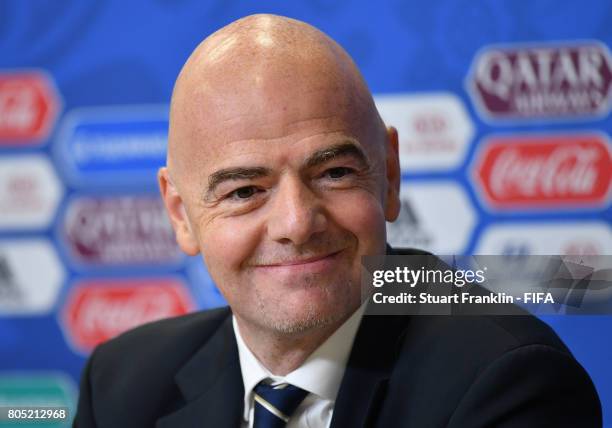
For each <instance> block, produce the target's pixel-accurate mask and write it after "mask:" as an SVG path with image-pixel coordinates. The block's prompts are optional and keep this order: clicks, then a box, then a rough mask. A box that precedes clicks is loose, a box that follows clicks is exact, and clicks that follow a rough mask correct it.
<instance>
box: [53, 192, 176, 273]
mask: <svg viewBox="0 0 612 428" xmlns="http://www.w3.org/2000/svg"><path fill="white" fill-rule="evenodd" d="M64 235H65V237H66V240H67V243H68V245H69V247H70V249H71V254H72V256H73V257H74V258H75V259H76V260H77V261H78V262H79V263H84V264H87V265H101V264H104V265H132V264H143V263H170V264H172V263H176V262H178V261H180V259H181V257H182V255H181V252H180V249H179V247H178V245H177V244H176V240H175V237H174V232H173V230H172V226H171V225H170V222H169V220H168V216H167V215H166V212H165V210H164V207H163V203H162V201H161V200H160V198H159V197H158V196H155V197H153V196H124V197H105V198H93V197H88V198H78V199H73V200H72V201H71V203H70V205H69V207H68V210H67V212H66V216H65V222H64Z"/></svg>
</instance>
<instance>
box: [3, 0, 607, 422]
mask: <svg viewBox="0 0 612 428" xmlns="http://www.w3.org/2000/svg"><path fill="white" fill-rule="evenodd" d="M212 3H215V2H212ZM493 3H495V2H485V3H478V4H477V3H474V4H472V3H470V2H460V1H458V0H439V1H434V2H426V1H423V2H421V3H419V2H417V5H416V6H415V4H414V2H391V1H390V2H388V3H387V7H385V8H381V10H379V11H377V12H376V13H377V14H379V15H377V16H376V19H372V18H373V17H372V16H370V12H368V11H366V9H365V8H361V7H357V6H351V5H349V4H348V3H346V4H345V3H344V2H339V3H338V5H336V6H333V7H332V6H329V7H317V6H316V5H319V6H321V4H320V2H308V4H310V5H311V6H313V7H312V8H309V9H304V8H301V7H300V6H299V5H298V4H295V5H294V4H293V3H292V4H291V5H287V4H285V3H284V2H280V1H276V0H275V1H273V2H272V3H271V4H270V5H271V6H270V10H269V11H270V12H275V8H278V10H276V12H277V13H281V14H289V15H291V16H295V17H296V18H299V19H303V20H306V21H309V22H313V23H315V24H316V25H318V26H320V27H321V28H322V29H323V30H325V31H326V32H328V33H329V34H330V35H331V36H332V37H334V38H335V39H336V40H338V41H339V42H340V43H341V44H342V45H343V46H345V47H346V48H347V50H348V51H349V53H350V54H351V55H352V56H353V57H354V58H355V61H356V62H357V65H358V66H359V67H360V69H361V70H362V71H363V73H364V76H365V79H366V80H367V82H368V85H369V86H370V88H371V89H372V91H373V92H374V93H375V94H376V95H375V102H376V105H377V107H378V109H379V112H380V115H381V117H382V118H383V120H384V121H385V122H386V123H387V124H388V125H393V126H395V127H396V128H397V130H398V134H399V152H400V164H401V168H402V189H401V195H400V196H401V200H402V209H401V213H400V216H399V218H398V220H397V221H396V222H395V223H390V224H388V228H387V232H388V241H389V243H391V244H392V245H397V246H414V247H419V248H422V249H426V250H429V251H432V252H435V253H439V254H505V255H508V256H512V255H525V254H576V255H590V254H612V226H611V224H612V196H611V195H612V142H611V140H610V135H611V133H612V115H611V114H610V110H611V103H612V101H611V97H612V95H611V94H610V92H611V86H612V58H611V54H610V45H611V44H612V27H610V26H609V25H607V22H609V20H610V17H612V5H609V4H608V2H606V1H604V0H594V1H593V2H591V3H589V7H584V5H582V4H581V3H579V2H578V0H571V1H569V2H567V3H568V4H571V5H574V6H575V7H572V8H567V7H565V6H562V5H557V4H555V5H553V6H551V7H554V8H556V9H558V10H557V12H558V13H557V14H556V15H555V17H557V18H558V17H563V19H561V18H559V19H556V18H555V17H546V18H542V16H543V15H544V14H543V13H541V10H540V6H537V5H536V4H534V5H531V4H523V3H521V4H518V3H516V4H514V3H513V2H506V3H505V4H503V5H502V4H501V3H500V4H499V5H493ZM564 4H565V3H564ZM7 5H10V6H7V7H6V8H5V9H4V10H3V12H6V16H0V28H4V27H3V26H2V23H5V22H18V23H19V25H17V24H16V25H12V26H7V27H6V30H3V31H0V51H1V52H2V53H3V55H0V394H1V393H2V391H3V390H2V388H12V386H10V385H13V384H15V385H17V384H19V385H21V384H22V383H24V382H25V383H28V382H29V383H28V384H32V385H34V386H32V388H33V389H35V388H38V387H37V386H36V385H38V384H39V383H41V384H43V383H45V382H47V383H49V382H59V381H58V380H57V379H56V377H57V378H58V379H60V378H61V379H63V380H62V382H64V380H65V379H68V380H70V382H76V381H77V380H78V378H79V376H80V371H81V369H82V367H83V364H84V361H85V358H86V357H87V355H89V353H90V352H91V351H92V349H93V348H94V347H95V346H96V345H97V344H99V343H101V342H103V341H105V340H108V339H110V338H112V337H114V336H116V335H118V334H120V333H121V332H123V331H125V330H127V329H129V328H132V327H134V326H137V325H140V324H143V323H146V322H149V321H153V320H156V319H160V318H164V317H169V316H176V315H180V314H183V313H186V312H189V311H192V310H196V309H204V308H212V307H216V306H220V305H223V304H224V300H223V296H222V295H221V294H220V293H219V291H218V290H217V289H216V287H215V285H214V282H213V280H212V279H211V278H210V276H209V274H208V272H207V270H206V268H205V266H204V265H203V264H202V260H201V258H200V257H186V256H184V255H183V254H182V253H181V252H180V250H179V248H178V246H177V245H176V242H175V239H174V235H173V232H172V228H171V226H170V223H169V221H168V219H167V217H166V214H165V212H164V209H163V205H162V203H161V201H160V199H159V196H158V191H157V182H156V173H157V169H158V168H159V167H160V166H162V165H163V164H164V163H165V156H166V146H167V135H168V111H169V108H168V107H169V106H168V102H169V98H170V94H171V91H172V85H173V83H174V78H175V77H176V74H177V73H178V71H179V70H180V67H181V65H182V63H183V62H184V60H185V59H186V58H187V56H188V53H189V52H190V50H191V49H192V48H193V47H194V46H195V45H196V44H197V43H198V42H199V41H200V39H201V38H202V37H203V36H204V35H205V34H204V33H205V31H208V30H212V29H216V28H218V27H219V26H221V25H222V24H223V23H226V22H229V21H231V20H233V19H235V18H237V17H239V16H242V15H246V14H249V13H253V12H256V11H255V10H250V9H248V7H247V6H246V5H238V4H235V5H230V4H229V3H228V4H227V5H225V4H223V3H222V2H218V5H217V6H215V7H212V6H211V7H210V8H206V13H204V12H203V11H201V7H200V6H199V5H198V3H197V2H193V1H190V0H188V1H184V2H161V1H154V2H150V4H147V5H146V7H145V6H143V5H141V4H139V3H138V2H136V3H134V4H133V3H131V2H130V3H129V4H126V2H118V1H116V0H111V1H110V2H105V4H104V5H100V4H99V3H97V2H94V1H93V0H84V1H83V2H79V6H76V5H75V6H74V7H72V8H71V9H70V13H67V12H66V11H65V10H64V11H62V10H61V8H60V7H59V6H58V8H57V11H56V10H55V9H53V8H49V10H47V11H46V13H42V12H41V13H40V14H39V15H36V14H33V12H32V11H30V10H29V9H28V6H27V5H26V4H25V3H23V2H20V1H18V0H9V1H8V3H7ZM143 8H144V9H146V12H147V13H148V14H149V15H148V18H147V19H146V20H143V19H142V16H143V15H142V14H143ZM52 9H53V10H52ZM291 11H293V12H294V13H293V14H292V12H291ZM63 12H66V13H63ZM451 12H452V13H451ZM103 13H106V14H110V15H112V14H114V15H113V16H115V15H117V14H121V16H125V17H126V19H125V20H120V22H119V21H117V22H114V23H112V24H111V23H110V22H109V21H107V20H103V19H100V20H96V19H91V18H92V17H94V18H95V17H98V15H97V14H100V15H99V16H103V15H102V14H103ZM343 14H346V16H347V18H346V19H344V18H343V19H339V16H344V15H343ZM557 15H558V16H557ZM104 16H106V15H104ZM117 16H118V15H117ZM417 17H418V18H417ZM449 17H452V19H451V18H449ZM606 17H607V18H606ZM177 22H178V23H180V31H173V32H170V33H171V34H170V33H168V32H160V31H159V28H170V27H172V28H176V27H173V26H176V23H177ZM380 22H386V23H388V25H386V26H384V28H381V26H380ZM566 22H572V23H573V24H572V25H573V26H571V28H570V27H567V26H566V25H565V23H566ZM561 24H563V25H561ZM134 25H138V27H139V31H140V33H139V34H141V35H142V36H143V37H146V38H147V40H149V41H150V42H151V43H149V44H148V45H150V46H152V47H151V48H143V44H142V42H141V41H139V40H140V39H139V38H138V37H134V38H130V37H124V36H121V35H125V34H131V32H132V30H133V28H132V27H133V26H134ZM51 29H56V30H55V31H51ZM85 29H86V30H85ZM203 29H206V30H203ZM466 29H477V31H476V30H474V31H471V30H470V31H468V30H466ZM83 32H85V33H87V37H84V35H83V34H84V33H83ZM161 33H163V34H161ZM120 36H121V37H120ZM162 36H163V37H162ZM25 40H31V41H32V43H25ZM499 40H504V41H505V43H504V44H499V43H498V41H499ZM76 41H79V42H78V43H77V42H76ZM571 322H572V323H578V322H581V323H582V324H580V325H581V326H583V329H586V330H589V331H603V330H607V331H609V330H610V329H611V328H612V322H611V321H610V320H603V321H602V320H599V321H597V320H587V321H571ZM568 323H569V322H568ZM575 325H576V324H567V325H566V326H565V327H564V326H563V325H558V326H557V327H555V328H557V329H558V330H557V331H558V332H559V333H560V334H561V336H562V337H564V338H565V339H566V340H567V341H569V342H570V345H573V344H574V343H578V344H579V345H576V346H578V348H577V349H575V348H572V351H573V352H574V353H575V354H576V355H577V356H578V357H579V359H580V361H581V362H582V363H583V365H585V367H586V368H587V370H588V371H589V373H590V374H591V375H592V376H593V378H594V379H595V383H596V386H597V387H598V389H599V391H600V394H601V395H602V401H603V402H604V403H608V405H609V408H612V384H610V382H609V380H608V381H606V380H605V379H609V368H608V366H609V361H607V362H606V361H605V358H604V356H605V355H610V353H611V352H612V344H610V343H601V340H600V339H599V338H598V337H597V335H596V334H593V335H591V336H589V335H588V334H582V333H581V337H580V338H579V339H578V338H575V334H576V333H575V332H576V331H577V329H576V328H575V327H573V326H575ZM572 335H574V336H572ZM572 341H573V342H572ZM42 347H44V352H40V349H43V348H42ZM602 349H603V350H604V351H602ZM606 352H607V354H606ZM22 356H26V357H22ZM41 373H42V374H41ZM15 376H17V377H15ZM70 382H69V383H70ZM60 383H61V382H60ZM6 385H9V386H6ZM62 385H64V383H62ZM71 388H72V387H70V388H68V389H70V391H68V392H64V398H63V400H65V402H67V403H73V400H74V391H73V390H72V389H71ZM64 391H66V388H64ZM67 405H70V406H71V405H72V404H67ZM604 407H605V406H604ZM609 419H610V420H611V421H612V414H611V415H610V416H609Z"/></svg>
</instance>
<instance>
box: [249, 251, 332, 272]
mask: <svg viewBox="0 0 612 428" xmlns="http://www.w3.org/2000/svg"><path fill="white" fill-rule="evenodd" d="M343 251H344V250H339V251H335V252H333V253H328V254H324V255H318V256H313V257H308V258H305V259H293V260H285V261H282V262H279V263H270V264H265V265H258V266H256V268H257V269H258V270H260V271H262V272H266V273H271V274H281V275H283V274H286V275H294V274H301V273H322V272H325V271H331V270H332V269H333V268H334V267H335V265H336V262H337V261H338V260H339V258H340V254H341V253H342V252H343Z"/></svg>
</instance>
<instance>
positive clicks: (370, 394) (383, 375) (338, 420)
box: [331, 315, 407, 428]
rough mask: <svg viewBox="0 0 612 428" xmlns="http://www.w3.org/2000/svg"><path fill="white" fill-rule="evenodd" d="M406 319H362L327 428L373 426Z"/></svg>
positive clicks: (375, 317)
mask: <svg viewBox="0 0 612 428" xmlns="http://www.w3.org/2000/svg"><path fill="white" fill-rule="evenodd" d="M406 321H407V319H403V320H402V318H401V317H387V316H379V315H370V316H368V315H365V316H364V317H363V320H362V322H361V326H360V327H359V330H358V332H357V336H356V337H355V343H354V345H353V350H352V351H351V355H350V357H349V361H348V363H347V366H346V370H345V372H344V377H343V378H342V383H341V385H340V390H339V391H338V396H337V398H336V404H335V406H334V414H333V417H332V422H331V428H344V427H363V426H368V427H370V426H373V425H374V422H375V421H376V419H377V416H378V414H379V412H380V408H381V406H382V403H383V400H384V397H385V394H386V389H387V384H388V381H389V378H390V377H391V372H392V371H393V366H394V364H395V359H396V356H397V352H398V346H399V345H400V342H401V341H400V338H401V334H402V330H403V329H404V328H405V323H406Z"/></svg>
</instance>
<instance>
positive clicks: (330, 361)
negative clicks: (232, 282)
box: [232, 305, 365, 428]
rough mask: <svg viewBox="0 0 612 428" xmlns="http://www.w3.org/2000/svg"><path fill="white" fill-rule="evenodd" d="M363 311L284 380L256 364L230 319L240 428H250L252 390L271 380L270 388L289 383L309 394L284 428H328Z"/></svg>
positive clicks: (348, 321) (355, 314) (261, 365)
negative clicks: (240, 396) (240, 395)
mask: <svg viewBox="0 0 612 428" xmlns="http://www.w3.org/2000/svg"><path fill="white" fill-rule="evenodd" d="M364 310H365V305H362V306H361V307H360V308H359V309H358V310H357V311H355V313H354V314H353V315H351V316H350V318H349V319H347V320H346V321H345V322H344V324H342V325H341V326H340V327H339V328H338V329H337V330H336V331H335V332H334V333H333V334H332V335H331V336H330V337H329V338H328V339H327V340H326V341H325V342H323V343H322V344H321V345H320V346H319V347H318V348H317V349H316V350H315V351H314V352H313V353H312V354H310V356H309V357H308V358H307V359H306V361H304V363H303V364H302V365H301V366H300V367H298V368H297V369H295V370H294V371H292V372H291V373H288V374H287V375H286V376H284V377H283V376H275V375H273V374H272V373H270V372H269V371H268V369H266V368H265V367H264V366H263V364H261V363H260V362H259V360H258V359H257V357H255V355H253V353H252V352H251V350H250V349H249V348H248V347H247V346H246V344H245V343H244V340H242V336H241V335H240V330H239V328H238V323H237V322H236V318H235V317H232V323H233V325H234V334H235V336H236V342H237V344H238V354H239V357H240V369H241V371H242V381H243V383H244V413H243V416H242V424H241V427H242V428H252V427H253V414H254V404H253V401H254V400H253V388H255V386H256V385H257V384H258V383H259V382H261V381H262V380H264V379H271V380H272V385H276V384H279V383H290V384H291V385H294V386H297V387H299V388H302V389H303V390H305V391H308V392H309V393H310V394H308V395H307V396H306V398H305V399H304V401H302V403H301V404H300V405H299V407H298V408H297V409H296V410H295V412H294V413H293V415H292V416H291V419H290V420H289V423H287V428H298V427H299V428H305V427H308V428H322V427H329V425H330V423H331V419H332V414H333V412H334V404H335V401H336V396H337V395H338V390H339V389H340V382H341V381H342V377H343V376H344V369H345V367H346V363H347V360H348V357H349V354H350V352H351V348H352V347H353V340H354V339H355V334H356V333H357V328H358V327H359V324H360V322H361V318H362V316H363V312H364Z"/></svg>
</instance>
